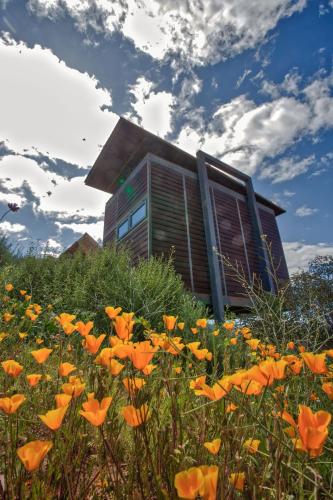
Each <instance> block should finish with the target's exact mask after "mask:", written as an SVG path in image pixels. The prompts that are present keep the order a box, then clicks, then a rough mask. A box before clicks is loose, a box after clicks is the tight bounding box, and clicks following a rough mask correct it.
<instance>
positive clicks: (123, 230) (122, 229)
mask: <svg viewBox="0 0 333 500" xmlns="http://www.w3.org/2000/svg"><path fill="white" fill-rule="evenodd" d="M128 231H129V223H128V219H126V220H124V222H122V223H121V224H120V225H119V226H118V229H117V236H118V240H120V238H122V237H123V236H125V234H127V233H128Z"/></svg>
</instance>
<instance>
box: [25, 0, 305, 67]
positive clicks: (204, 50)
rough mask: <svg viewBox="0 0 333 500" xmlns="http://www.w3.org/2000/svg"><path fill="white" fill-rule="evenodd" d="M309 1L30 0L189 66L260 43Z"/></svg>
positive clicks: (38, 8)
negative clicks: (88, 0) (175, 57)
mask: <svg viewBox="0 0 333 500" xmlns="http://www.w3.org/2000/svg"><path fill="white" fill-rule="evenodd" d="M306 3H307V0H270V1H269V2H267V1H266V0H252V1H251V2H249V1H248V0H224V2H221V1H220V0H189V1H187V2H179V1H178V0H149V1H148V0H127V1H126V2H123V1H122V0H115V1H112V2H109V1H107V0H95V1H94V2H93V3H92V2H80V1H78V0H77V1H72V0H30V1H29V5H30V9H31V11H32V12H34V13H36V14H37V15H40V16H48V17H50V18H51V19H57V18H58V17H59V15H61V14H63V13H64V12H65V13H66V14H68V15H70V16H71V17H72V18H73V19H74V21H75V23H76V26H77V28H78V29H79V30H81V31H85V32H87V31H88V29H93V30H95V31H96V32H99V33H105V34H106V35H108V34H110V33H114V32H115V31H118V32H122V33H123V35H125V36H126V37H127V38H129V39H130V40H133V42H134V44H135V46H136V47H137V48H138V49H140V50H141V51H143V52H146V53H148V54H150V55H151V56H152V57H153V58H155V59H159V60H161V59H163V58H165V57H166V56H167V55H168V54H177V55H178V56H180V59H181V60H182V61H186V62H187V64H190V65H191V64H198V65H202V64H206V63H216V62H218V61H220V60H222V59H225V58H227V57H229V56H231V55H235V54H238V53H241V52H242V51H244V50H246V49H248V48H253V47H255V46H256V45H257V44H259V43H261V42H262V41H263V40H264V39H265V37H266V35H267V33H268V32H269V31H270V30H272V29H273V28H275V27H276V25H277V24H278V22H279V21H280V20H281V19H283V18H286V17H290V16H292V15H293V14H294V13H297V12H301V11H302V10H303V9H304V7H305V6H306Z"/></svg>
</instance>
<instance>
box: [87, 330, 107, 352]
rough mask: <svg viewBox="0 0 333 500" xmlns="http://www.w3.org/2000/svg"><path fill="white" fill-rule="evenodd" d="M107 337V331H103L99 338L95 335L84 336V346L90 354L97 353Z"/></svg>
mask: <svg viewBox="0 0 333 500" xmlns="http://www.w3.org/2000/svg"><path fill="white" fill-rule="evenodd" d="M105 337H106V335H105V333H102V335H100V336H99V337H98V338H97V337H95V336H94V335H86V336H85V337H84V348H85V349H86V351H88V352H90V354H96V353H97V351H98V349H99V348H100V347H101V344H102V342H103V340H104V339H105Z"/></svg>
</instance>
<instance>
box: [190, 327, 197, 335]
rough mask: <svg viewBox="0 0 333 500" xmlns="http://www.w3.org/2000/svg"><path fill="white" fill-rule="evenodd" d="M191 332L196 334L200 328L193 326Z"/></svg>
mask: <svg viewBox="0 0 333 500" xmlns="http://www.w3.org/2000/svg"><path fill="white" fill-rule="evenodd" d="M191 332H192V333H193V335H196V334H197V333H198V329H197V328H192V327H191Z"/></svg>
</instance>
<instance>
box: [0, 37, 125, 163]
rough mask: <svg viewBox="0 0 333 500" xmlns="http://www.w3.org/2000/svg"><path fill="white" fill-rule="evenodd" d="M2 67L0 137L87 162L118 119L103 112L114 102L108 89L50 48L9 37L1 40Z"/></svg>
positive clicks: (20, 145) (11, 144) (19, 145)
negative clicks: (15, 40)
mask: <svg viewBox="0 0 333 500" xmlns="http://www.w3.org/2000/svg"><path fill="white" fill-rule="evenodd" d="M0 67H1V78H0V109H1V113H0V140H1V139H3V140H6V144H7V146H8V147H9V148H10V149H13V150H14V151H17V152H20V153H22V152H23V151H24V150H29V151H35V152H36V150H37V151H39V152H41V153H43V154H45V155H47V156H49V157H53V158H60V159H63V160H65V161H67V162H69V163H73V164H76V165H78V166H87V165H91V164H92V163H93V162H94V160H95V159H96V157H97V155H98V153H99V151H100V149H99V147H98V145H99V144H104V142H105V140H106V138H107V137H108V135H109V134H110V132H111V130H112V128H113V127H114V125H115V123H116V120H117V118H118V117H117V116H116V115H115V114H114V113H112V112H110V111H108V110H104V111H102V110H101V107H102V106H104V105H106V106H110V105H111V104H112V101H111V95H110V93H109V91H108V90H106V89H103V88H100V87H99V82H98V81H97V80H96V78H95V77H94V76H90V75H88V74H87V73H80V72H79V71H77V70H75V69H72V68H70V67H68V66H67V65H66V64H65V62H64V61H61V60H59V59H58V58H57V57H56V56H55V55H54V54H53V53H52V52H51V50H49V49H45V48H42V47H40V46H39V45H35V46H34V47H33V48H28V47H27V46H26V45H25V44H24V43H23V42H19V43H16V42H14V41H13V40H11V39H8V37H7V39H6V40H5V39H1V38H0ZM23 76H24V77H23ZM83 139H85V141H83Z"/></svg>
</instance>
